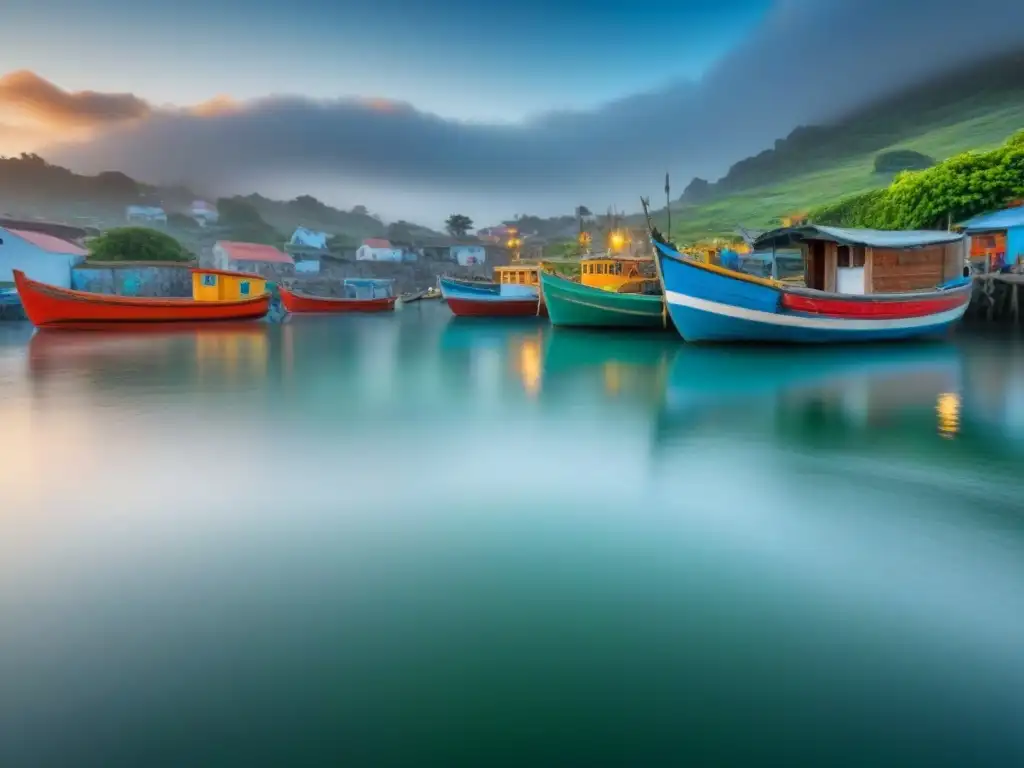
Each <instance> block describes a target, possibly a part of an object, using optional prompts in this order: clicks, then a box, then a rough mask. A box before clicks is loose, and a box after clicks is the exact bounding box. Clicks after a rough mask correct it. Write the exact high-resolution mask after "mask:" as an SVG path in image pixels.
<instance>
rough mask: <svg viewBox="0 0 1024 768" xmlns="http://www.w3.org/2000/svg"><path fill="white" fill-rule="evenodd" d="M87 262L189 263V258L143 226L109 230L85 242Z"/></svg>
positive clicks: (163, 236) (169, 240) (167, 237)
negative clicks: (87, 251) (87, 247)
mask: <svg viewBox="0 0 1024 768" xmlns="http://www.w3.org/2000/svg"><path fill="white" fill-rule="evenodd" d="M88 246H89V260H90V261H170V262H176V261H191V260H192V259H193V258H194V257H193V255H192V254H191V253H190V252H189V251H188V250H186V249H185V247H184V246H182V244H181V243H179V242H178V241H177V240H175V239H174V238H173V237H171V236H170V235H168V234H165V233H163V232H159V231H157V230H155V229H147V228H146V227H119V228H117V229H110V230H107V231H106V232H104V233H103V234H102V235H100V236H98V237H95V238H93V239H92V240H90V241H89V243H88Z"/></svg>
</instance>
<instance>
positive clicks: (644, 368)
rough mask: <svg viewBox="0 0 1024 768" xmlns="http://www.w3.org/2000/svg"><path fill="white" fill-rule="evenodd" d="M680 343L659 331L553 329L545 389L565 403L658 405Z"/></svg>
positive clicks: (547, 348)
mask: <svg viewBox="0 0 1024 768" xmlns="http://www.w3.org/2000/svg"><path fill="white" fill-rule="evenodd" d="M679 346H680V343H679V340H678V339H677V338H675V337H673V336H669V335H668V334H664V333H659V332H656V331H654V332H643V333H636V332H631V333H609V332H608V331H602V330H588V329H583V328H571V329H568V328H552V329H551V330H550V331H549V332H548V334H547V341H546V345H545V350H544V379H545V389H546V390H547V391H549V392H550V394H551V395H552V396H554V397H555V398H558V399H559V402H563V403H564V402H565V401H566V399H567V398H566V396H567V395H568V396H571V398H572V399H574V400H576V401H577V402H582V401H584V400H587V401H590V400H603V401H611V400H617V399H620V400H621V399H625V400H629V401H631V402H635V403H641V404H646V405H648V406H656V405H657V404H658V402H659V400H660V398H661V395H662V392H663V390H664V387H665V380H666V378H667V374H668V369H669V363H670V362H671V360H672V357H673V355H674V354H675V353H676V351H677V349H678V348H679Z"/></svg>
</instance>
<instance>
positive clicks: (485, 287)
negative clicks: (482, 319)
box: [437, 276, 501, 296]
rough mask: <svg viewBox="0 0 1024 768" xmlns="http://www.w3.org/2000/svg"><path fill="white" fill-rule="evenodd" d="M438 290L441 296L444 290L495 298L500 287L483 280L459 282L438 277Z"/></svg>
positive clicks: (452, 278)
mask: <svg viewBox="0 0 1024 768" xmlns="http://www.w3.org/2000/svg"><path fill="white" fill-rule="evenodd" d="M437 282H438V286H439V290H440V291H441V293H442V295H443V294H444V293H445V290H447V291H448V292H458V293H472V294H484V295H488V296H497V295H498V294H499V293H501V285H499V284H498V283H496V282H491V281H485V280H461V279H459V278H457V277H445V276H442V277H439V278H438V279H437Z"/></svg>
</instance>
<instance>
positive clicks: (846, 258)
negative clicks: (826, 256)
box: [836, 245, 851, 269]
mask: <svg viewBox="0 0 1024 768" xmlns="http://www.w3.org/2000/svg"><path fill="white" fill-rule="evenodd" d="M836 266H837V267H839V268H840V269H842V268H844V267H850V266H851V263H850V247H849V246H847V245H841V246H839V251H838V253H837V255H836Z"/></svg>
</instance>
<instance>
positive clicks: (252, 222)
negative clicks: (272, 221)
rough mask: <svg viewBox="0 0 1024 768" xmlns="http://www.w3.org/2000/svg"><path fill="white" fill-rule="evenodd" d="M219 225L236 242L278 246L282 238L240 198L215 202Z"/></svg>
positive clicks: (256, 210)
mask: <svg viewBox="0 0 1024 768" xmlns="http://www.w3.org/2000/svg"><path fill="white" fill-rule="evenodd" d="M217 213H218V214H220V224H221V225H223V226H225V227H227V228H228V229H230V230H231V236H232V237H233V238H234V239H236V240H242V241H245V242H250V243H263V244H265V245H279V244H280V243H281V242H282V241H283V240H284V237H283V236H282V235H281V234H280V233H279V232H278V231H277V230H275V229H274V228H273V227H272V226H270V225H269V224H268V223H267V222H265V221H264V220H263V217H262V216H260V212H259V210H258V209H257V208H256V206H255V205H253V204H252V203H251V202H249V201H248V200H246V199H245V198H242V197H222V198H220V199H219V200H217Z"/></svg>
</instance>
